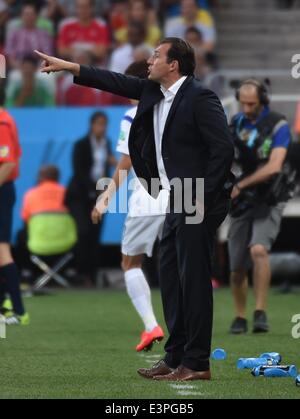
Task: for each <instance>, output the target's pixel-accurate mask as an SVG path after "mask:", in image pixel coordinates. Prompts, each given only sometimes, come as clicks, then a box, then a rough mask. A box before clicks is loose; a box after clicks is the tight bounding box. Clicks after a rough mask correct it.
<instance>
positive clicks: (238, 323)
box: [230, 317, 248, 335]
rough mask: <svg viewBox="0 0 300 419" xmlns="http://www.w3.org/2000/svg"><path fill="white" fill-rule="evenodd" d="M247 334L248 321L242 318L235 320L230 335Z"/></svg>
mask: <svg viewBox="0 0 300 419" xmlns="http://www.w3.org/2000/svg"><path fill="white" fill-rule="evenodd" d="M247 332H248V322H247V320H246V319H243V318H242V317H237V318H235V319H234V321H233V323H232V325H231V328H230V333H231V334H232V335H242V334H244V333H247Z"/></svg>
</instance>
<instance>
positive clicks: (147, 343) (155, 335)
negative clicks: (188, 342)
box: [136, 326, 165, 352]
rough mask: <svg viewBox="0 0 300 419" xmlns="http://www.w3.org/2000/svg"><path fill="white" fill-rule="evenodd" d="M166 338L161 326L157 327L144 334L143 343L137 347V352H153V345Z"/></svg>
mask: <svg viewBox="0 0 300 419" xmlns="http://www.w3.org/2000/svg"><path fill="white" fill-rule="evenodd" d="M164 336H165V335H164V332H163V330H162V328H161V327H160V326H156V327H155V328H154V329H153V330H151V332H143V333H142V336H141V341H140V343H139V344H138V346H137V347H136V350H137V352H141V351H151V349H152V346H153V343H154V342H161V341H162V340H163V338H164Z"/></svg>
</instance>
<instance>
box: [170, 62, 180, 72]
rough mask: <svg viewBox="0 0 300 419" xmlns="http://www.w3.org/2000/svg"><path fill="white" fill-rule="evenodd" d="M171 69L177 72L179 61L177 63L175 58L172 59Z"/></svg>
mask: <svg viewBox="0 0 300 419" xmlns="http://www.w3.org/2000/svg"><path fill="white" fill-rule="evenodd" d="M171 70H172V71H177V72H178V73H179V63H178V61H176V60H174V61H172V64H171Z"/></svg>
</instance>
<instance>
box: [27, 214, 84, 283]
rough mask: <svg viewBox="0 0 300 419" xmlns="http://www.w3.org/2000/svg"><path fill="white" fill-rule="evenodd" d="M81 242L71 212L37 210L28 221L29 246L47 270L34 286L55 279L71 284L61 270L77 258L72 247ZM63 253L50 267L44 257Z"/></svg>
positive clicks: (35, 262)
mask: <svg viewBox="0 0 300 419" xmlns="http://www.w3.org/2000/svg"><path fill="white" fill-rule="evenodd" d="M76 243H77V230H76V224H75V221H74V219H73V218H72V216H71V215H70V214H68V213H41V214H36V215H34V216H33V217H31V219H30V220H29V223H28V243H27V246H28V249H29V251H30V253H31V260H32V262H33V263H34V264H35V265H37V266H38V267H39V268H40V269H41V270H42V271H43V272H44V275H42V276H41V277H40V278H39V279H38V280H37V281H36V283H35V284H34V289H40V288H42V287H44V286H45V285H46V284H47V283H48V282H49V281H50V280H51V279H54V280H55V281H56V282H57V283H58V284H60V285H62V286H64V287H69V283H68V281H67V280H66V279H65V278H63V277H62V276H61V275H60V274H59V271H60V270H61V269H63V268H64V267H65V266H66V264H67V263H68V262H69V261H70V260H71V259H72V258H73V253H72V249H73V247H74V246H75V244H76ZM51 256H60V259H59V260H58V262H57V263H56V264H55V265H54V266H53V267H50V266H49V265H48V264H47V263H46V262H45V261H44V260H43V257H44V258H45V257H51Z"/></svg>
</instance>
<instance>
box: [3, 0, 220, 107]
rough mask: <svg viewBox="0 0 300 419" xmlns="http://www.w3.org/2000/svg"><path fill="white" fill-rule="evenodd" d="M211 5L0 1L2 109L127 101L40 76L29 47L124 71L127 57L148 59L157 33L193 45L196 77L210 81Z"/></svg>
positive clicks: (184, 0) (136, 0) (192, 0)
mask: <svg viewBox="0 0 300 419" xmlns="http://www.w3.org/2000/svg"><path fill="white" fill-rule="evenodd" d="M215 5H216V0H215V1H212V0H210V1H209V0H161V1H159V0H36V1H22V0H0V53H2V54H4V55H5V57H6V60H7V68H8V77H7V106H9V107H25V106H30V107H32V106H39V107H41V106H55V105H59V106H99V105H100V106H102V105H123V104H127V103H128V101H127V100H124V98H118V97H114V96H113V95H110V94H107V93H105V92H99V91H96V90H93V89H87V88H85V87H80V86H76V85H74V84H73V78H72V76H70V75H68V74H64V75H63V76H61V75H59V76H57V75H53V74H51V75H43V74H41V73H40V72H39V71H38V68H39V62H38V60H37V58H36V57H35V55H34V54H33V51H34V50H35V49H37V50H40V51H43V52H44V53H46V54H50V55H51V54H55V55H57V56H59V57H61V58H64V59H67V60H71V61H76V62H78V63H80V64H83V65H94V66H99V67H101V68H107V69H110V70H112V71H116V72H121V73H124V71H125V70H126V68H127V67H128V66H129V64H131V63H132V62H133V61H138V60H143V59H148V58H149V57H150V56H151V55H152V54H153V50H154V48H155V46H156V45H157V44H158V42H159V40H160V39H161V38H163V37H169V36H175V37H181V38H185V39H186V40H187V41H188V42H190V43H191V44H192V45H193V47H194V48H195V50H196V56H197V70H196V76H197V77H198V78H200V79H202V80H203V81H204V84H205V82H207V84H210V83H211V77H210V76H211V74H213V72H214V70H215V68H216V55H215V52H214V49H215V45H216V41H217V36H216V29H215V24H214V20H213V17H212V13H211V7H214V6H215ZM209 87H212V88H214V86H209ZM217 89H218V86H215V90H217Z"/></svg>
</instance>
